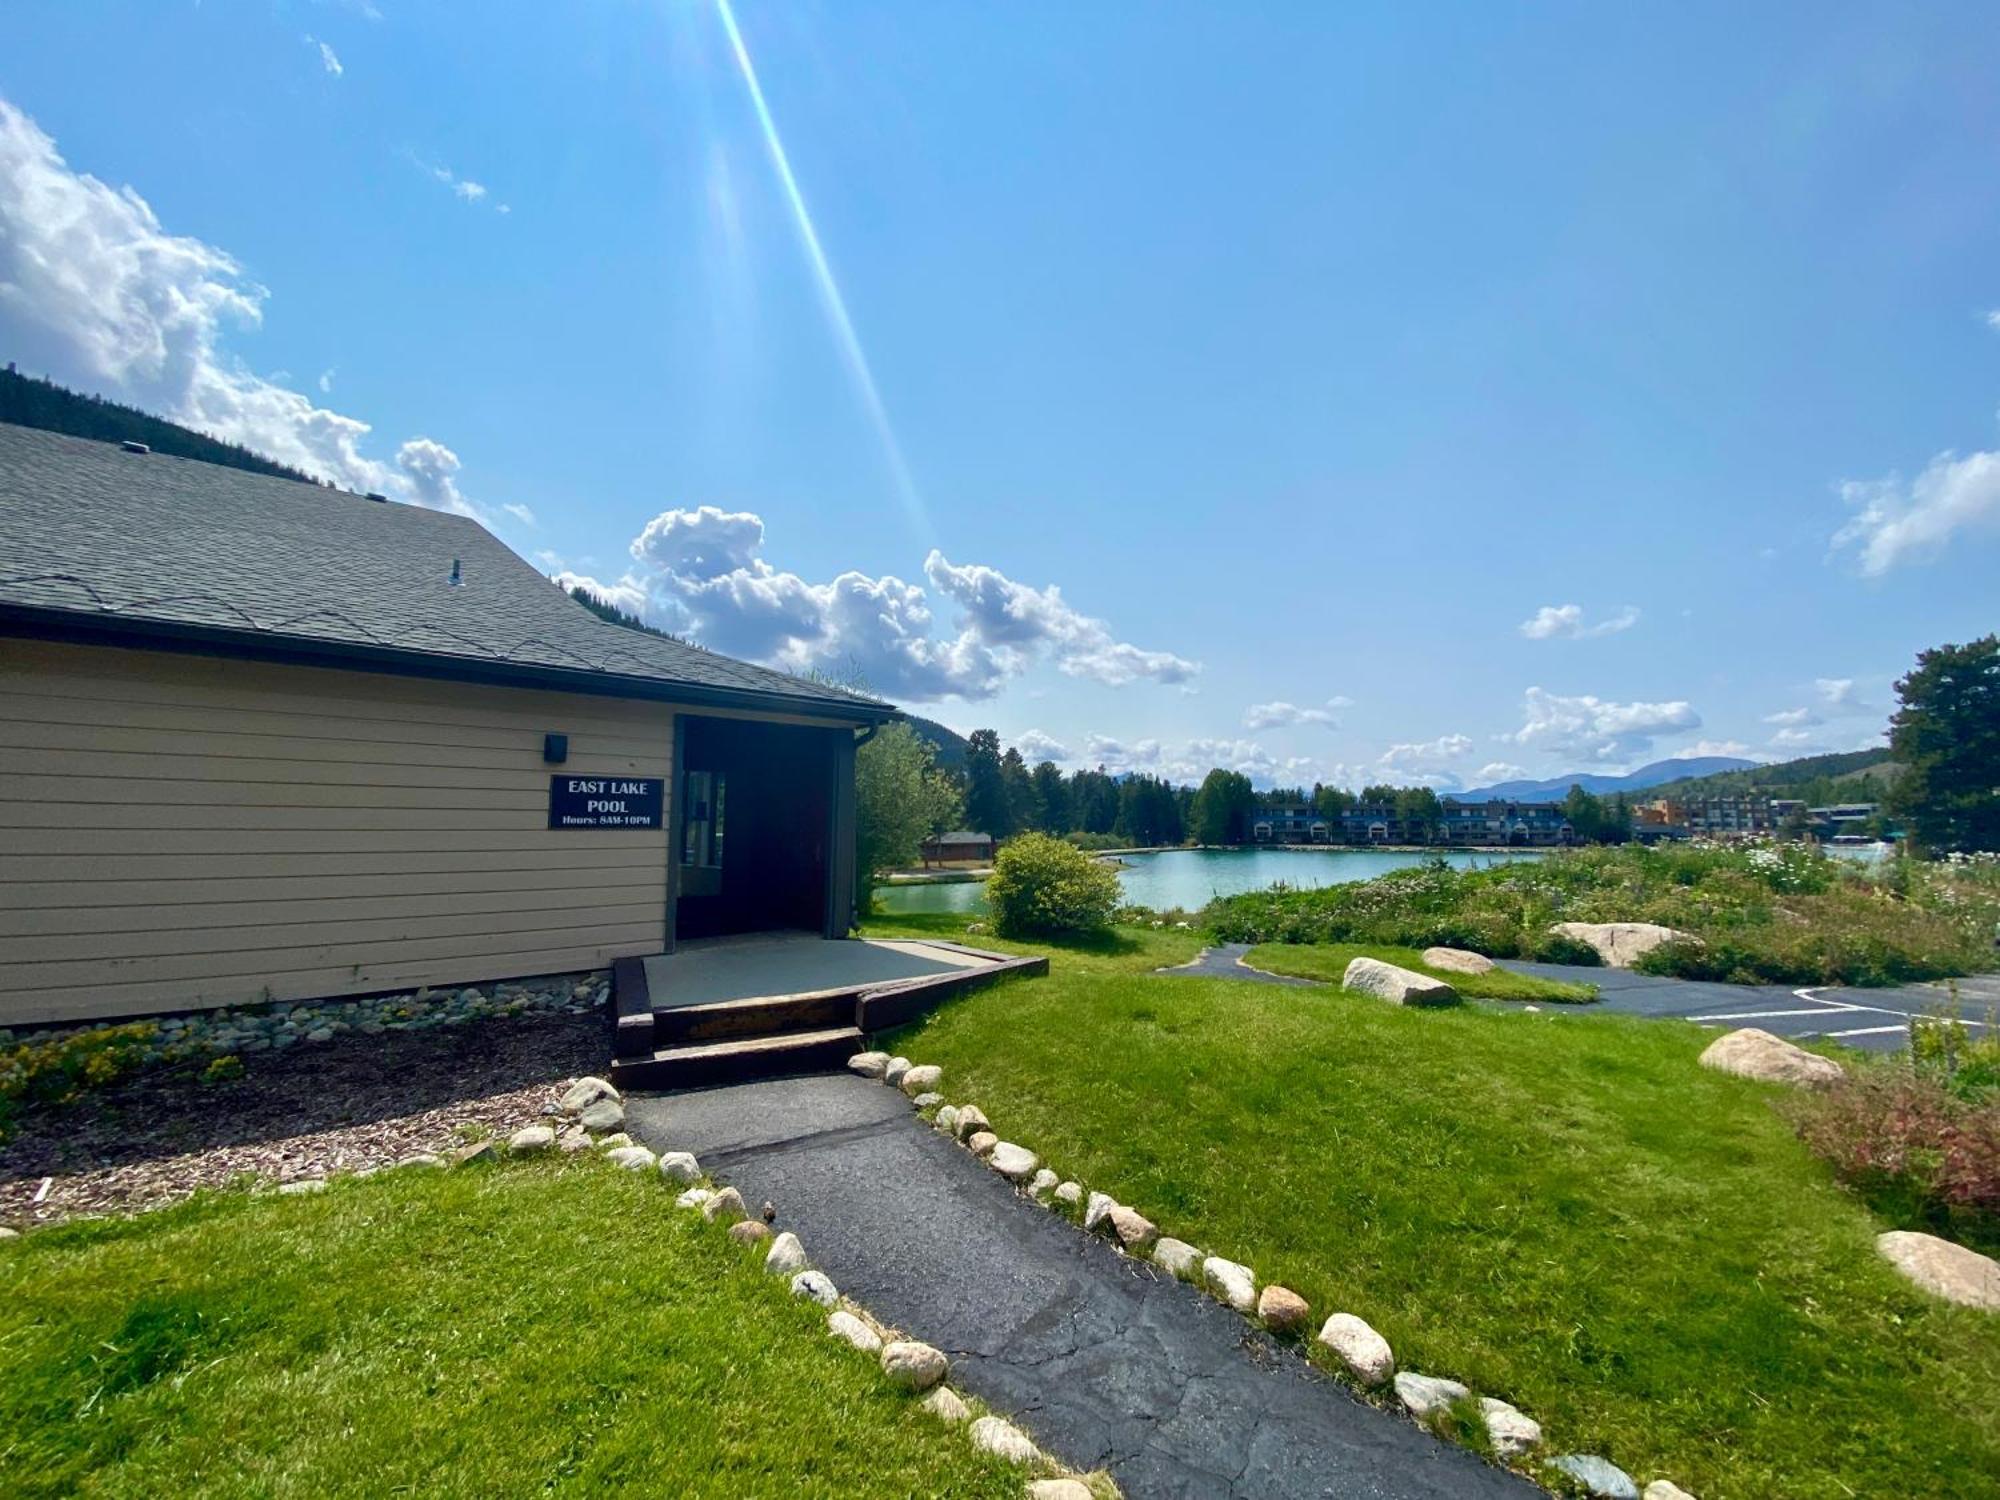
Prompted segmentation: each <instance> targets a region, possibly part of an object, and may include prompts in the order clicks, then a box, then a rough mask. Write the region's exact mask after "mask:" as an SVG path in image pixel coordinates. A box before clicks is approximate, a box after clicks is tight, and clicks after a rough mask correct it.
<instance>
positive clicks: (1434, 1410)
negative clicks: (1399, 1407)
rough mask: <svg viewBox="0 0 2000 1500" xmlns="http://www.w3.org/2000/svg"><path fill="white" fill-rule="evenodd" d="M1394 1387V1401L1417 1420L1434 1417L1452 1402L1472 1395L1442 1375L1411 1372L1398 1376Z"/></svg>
mask: <svg viewBox="0 0 2000 1500" xmlns="http://www.w3.org/2000/svg"><path fill="white" fill-rule="evenodd" d="M1395 1386H1396V1399H1397V1400H1398V1401H1400V1402H1402V1403H1403V1405H1404V1406H1405V1407H1407V1408H1408V1409H1409V1411H1410V1413H1411V1415H1413V1416H1416V1417H1419V1418H1422V1417H1432V1416H1436V1415H1437V1414H1438V1413H1439V1412H1441V1411H1444V1410H1445V1409H1446V1408H1447V1407H1449V1406H1450V1405H1451V1404H1452V1402H1454V1401H1463V1400H1464V1399H1465V1398H1466V1397H1467V1396H1469V1395H1471V1394H1472V1392H1470V1391H1468V1390H1467V1389H1466V1388H1465V1387H1464V1386H1462V1385H1460V1384H1459V1383H1458V1382H1457V1381H1456V1380H1446V1379H1445V1378H1444V1377H1443V1376H1442V1375H1419V1374H1417V1373H1415V1372H1414V1371H1412V1370H1404V1371H1402V1372H1401V1373H1400V1374H1398V1375H1397V1376H1396V1378H1395Z"/></svg>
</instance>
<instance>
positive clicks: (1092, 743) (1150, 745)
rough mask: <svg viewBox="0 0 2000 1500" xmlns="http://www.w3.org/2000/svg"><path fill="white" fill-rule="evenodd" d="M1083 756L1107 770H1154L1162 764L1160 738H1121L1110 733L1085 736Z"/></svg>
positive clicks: (1091, 763) (1094, 764)
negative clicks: (1113, 736) (1115, 737)
mask: <svg viewBox="0 0 2000 1500" xmlns="http://www.w3.org/2000/svg"><path fill="white" fill-rule="evenodd" d="M1083 758H1084V760H1085V761H1086V762H1087V763H1088V764H1090V765H1093V766H1102V767H1104V769H1105V770H1107V771H1152V770H1157V769H1158V768H1159V765H1160V742H1159V741H1158V740H1119V739H1113V738H1111V737H1110V736H1109V735H1103V734H1092V735H1086V736H1084V741H1083Z"/></svg>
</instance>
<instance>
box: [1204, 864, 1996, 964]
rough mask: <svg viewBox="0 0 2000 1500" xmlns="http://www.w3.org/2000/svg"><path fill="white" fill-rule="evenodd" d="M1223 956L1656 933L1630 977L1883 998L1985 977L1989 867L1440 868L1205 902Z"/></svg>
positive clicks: (1510, 954) (1547, 944) (1489, 948)
mask: <svg viewBox="0 0 2000 1500" xmlns="http://www.w3.org/2000/svg"><path fill="white" fill-rule="evenodd" d="M1205 921H1206V924H1207V926H1208V928H1209V930H1210V931H1211V932H1212V933H1214V934H1215V936H1216V937H1218V938H1220V939H1222V940H1224V941H1232V942H1293V943H1333V942H1351V943H1385V944H1395V945H1398V946H1403V947H1413V948H1423V947H1428V946H1429V945H1431V944H1433V943H1444V944H1449V945H1451V946H1454V947H1465V948H1473V949H1476V950H1478V951H1479V952H1481V953H1486V954H1490V955H1492V956H1493V957H1495V958H1543V959H1550V958H1557V957H1562V958H1564V959H1567V958H1569V957H1570V956H1571V955H1570V954H1568V953H1567V952H1564V951H1562V950H1560V948H1559V946H1558V944H1557V941H1556V940H1554V939H1552V938H1551V936H1550V934H1549V928H1550V927H1551V926H1552V925H1553V924H1555V923H1557V922H1659V923H1663V924H1664V925H1666V926H1669V927H1674V928H1678V929H1680V930H1681V931H1683V932H1689V933H1693V934H1694V935H1695V936H1696V937H1698V938H1700V939H1701V943H1700V944H1698V945H1697V944H1693V943H1677V944H1670V945H1668V946H1666V947H1663V948H1660V949H1657V950H1655V952H1654V953H1653V954H1652V955H1650V956H1649V957H1648V959H1647V960H1646V964H1645V967H1647V968H1648V969H1650V970H1652V971H1653V972H1656V973H1666V974H1676V975H1680V976H1681V977H1684V978H1704V979H1708V978H1713V979H1728V980H1738V981H1746V982H1757V981H1765V982H1774V983H1775V982H1783V983H1789V984H1833V983H1845V984H1893V983H1901V982H1904V981H1908V980H1915V979H1938V978H1944V977H1947V976H1950V975H1954V974H1965V973H1972V972H1975V971H1978V970H1982V969H1986V968H1990V967H1992V964H1993V960H1994V952H1993V941H1994V937H1995V933H1996V928H2000V863H1994V862H1982V861H1978V860H1966V861H1958V862H1953V863H1940V864H1936V865H1925V864H1919V863H1917V862H1914V861H1910V860H1902V859H1898V860H1892V861H1890V862H1888V863H1887V864H1886V865H1884V866H1881V867H1879V868H1871V867H1868V866H1864V865H1859V864H1856V863H1854V862H1852V861H1848V860H1842V859H1835V858H1830V857H1828V856H1826V855H1824V854H1821V853H1820V852H1819V851H1817V850H1816V849H1813V848H1811V847H1809V846H1806V845H1802V844H1780V845H1760V846H1743V845H1705V844H1690V845H1676V846H1670V847H1662V848H1653V849H1646V848H1639V847H1635V846H1630V845H1628V846H1625V847H1622V848H1613V849H1602V848H1600V849H1576V850H1569V851H1564V852H1561V853H1558V854H1553V855H1551V856H1549V857H1548V858H1546V859H1543V860H1538V861H1534V862H1517V863H1510V864H1501V865H1496V866H1489V867H1487V868H1484V869H1472V870H1454V869H1452V868H1450V867H1448V866H1446V865H1444V864H1443V862H1442V861H1440V862H1438V863H1436V864H1433V865H1429V866H1424V867H1422V868H1418V869H1409V870H1398V871H1395V872H1393V873H1391V874H1388V875H1384V876H1382V877H1380V878H1379V879H1376V880H1370V881H1365V882H1360V883H1357V884H1353V885H1339V886H1331V887H1327V888H1324V889H1317V890H1283V889H1273V890H1269V891H1256V892H1250V893H1248V894H1245V895H1241V896H1232V897H1228V898H1225V899H1222V900H1219V901H1216V902H1215V903H1213V904H1212V905H1211V906H1210V907H1209V908H1208V910H1207V912H1206V914H1205Z"/></svg>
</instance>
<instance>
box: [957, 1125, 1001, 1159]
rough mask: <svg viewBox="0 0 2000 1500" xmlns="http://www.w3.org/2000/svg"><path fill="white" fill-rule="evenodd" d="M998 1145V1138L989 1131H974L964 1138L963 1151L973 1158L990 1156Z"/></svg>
mask: <svg viewBox="0 0 2000 1500" xmlns="http://www.w3.org/2000/svg"><path fill="white" fill-rule="evenodd" d="M999 1144H1000V1137H999V1136H997V1135H995V1134H994V1133H993V1132H992V1131H990V1130H976V1131H974V1132H973V1133H972V1134H971V1135H969V1136H967V1137H966V1138H965V1149H966V1150H968V1151H970V1152H971V1153H972V1154H973V1155H974V1156H991V1155H992V1154H993V1148H994V1147H995V1146H998V1145H999Z"/></svg>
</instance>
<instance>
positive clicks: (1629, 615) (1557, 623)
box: [1520, 604, 1639, 641]
mask: <svg viewBox="0 0 2000 1500" xmlns="http://www.w3.org/2000/svg"><path fill="white" fill-rule="evenodd" d="M1638 623H1639V611H1638V608H1637V607H1636V606H1634V605H1630V604H1628V605H1626V606H1625V607H1624V608H1623V609H1621V610H1619V611H1618V613H1617V614H1615V615H1610V616H1607V617H1606V618H1604V619H1602V620H1599V621H1598V622H1597V623H1596V624H1595V625H1587V624H1585V623H1584V616H1583V606H1582V605H1580V604H1544V605H1543V606H1542V607H1541V608H1540V609H1538V610H1536V611H1535V613H1534V614H1533V615H1532V616H1531V617H1530V618H1528V619H1526V620H1523V621H1522V622H1521V627H1520V628H1521V634H1522V635H1524V636H1526V637H1527V638H1528V639H1529V640H1531V641H1548V640H1555V639H1557V638H1558V637H1560V638H1561V639H1563V640H1570V641H1582V640H1589V639H1591V638H1593V637H1595V636H1600V635H1616V634H1617V633H1618V632H1619V631H1621V630H1630V629H1631V628H1632V627H1633V626H1634V625H1637V624H1638Z"/></svg>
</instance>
